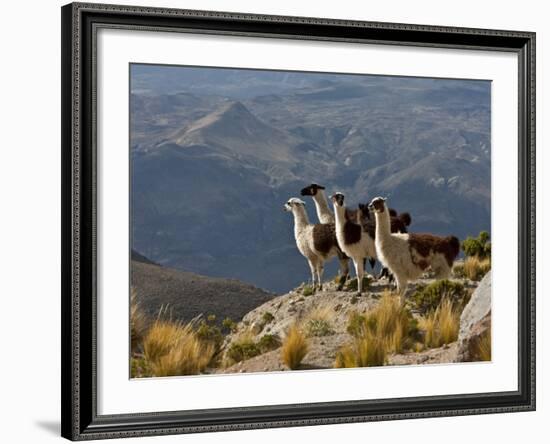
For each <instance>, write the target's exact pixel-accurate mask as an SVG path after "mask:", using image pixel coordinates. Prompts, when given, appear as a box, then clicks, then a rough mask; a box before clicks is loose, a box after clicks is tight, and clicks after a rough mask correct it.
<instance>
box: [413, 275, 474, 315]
mask: <svg viewBox="0 0 550 444" xmlns="http://www.w3.org/2000/svg"><path fill="white" fill-rule="evenodd" d="M469 297H470V293H469V292H468V290H467V289H465V288H464V285H462V284H461V283H460V282H453V281H449V280H447V279H443V280H439V281H434V282H432V283H431V284H429V285H421V286H419V287H418V288H417V290H416V291H415V293H414V294H413V295H412V296H411V298H410V300H409V303H410V304H411V305H412V306H413V308H415V309H416V310H418V311H420V312H421V313H424V314H425V313H428V312H430V311H433V310H435V309H436V308H437V307H438V306H439V304H440V303H441V301H442V300H443V299H444V298H447V299H449V300H450V301H452V302H453V303H454V304H456V305H457V306H461V307H464V306H465V305H466V304H467V303H468V300H469Z"/></svg>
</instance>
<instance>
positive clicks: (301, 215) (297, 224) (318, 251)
mask: <svg viewBox="0 0 550 444" xmlns="http://www.w3.org/2000/svg"><path fill="white" fill-rule="evenodd" d="M305 205H306V203H305V202H304V201H303V200H300V199H298V198H297V197H292V198H290V199H289V200H288V201H287V202H286V204H285V205H284V210H285V211H289V212H292V215H293V216H294V238H295V239H296V246H297V247H298V250H299V251H300V253H301V254H302V256H304V257H305V258H306V259H307V262H308V264H309V269H310V271H311V280H312V284H313V290H314V291H315V290H317V289H319V290H323V271H324V264H325V262H326V261H327V260H328V259H330V258H331V257H333V256H336V255H337V254H338V252H339V251H340V249H339V248H338V243H337V241H336V236H335V235H334V224H310V223H309V219H308V217H307V213H306V209H305ZM348 274H349V270H348V269H347V260H346V267H345V269H344V270H343V272H342V278H344V282H345V278H346V277H347V275H348ZM341 285H342V286H343V285H344V284H343V282H342V279H341ZM340 289H341V288H340Z"/></svg>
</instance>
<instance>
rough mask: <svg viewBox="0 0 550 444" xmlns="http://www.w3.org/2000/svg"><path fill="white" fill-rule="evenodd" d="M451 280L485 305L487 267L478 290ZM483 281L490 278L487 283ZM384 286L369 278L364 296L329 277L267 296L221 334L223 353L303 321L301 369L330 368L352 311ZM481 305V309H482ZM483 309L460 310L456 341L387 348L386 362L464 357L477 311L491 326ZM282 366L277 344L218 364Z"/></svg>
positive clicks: (278, 335)
mask: <svg viewBox="0 0 550 444" xmlns="http://www.w3.org/2000/svg"><path fill="white" fill-rule="evenodd" d="M454 280H455V281H460V282H461V283H462V284H463V285H464V286H465V287H466V288H468V289H470V290H471V291H473V295H472V297H471V302H470V303H469V305H468V307H473V306H475V307H477V306H478V305H479V300H480V299H482V300H483V301H484V302H483V304H482V305H483V306H484V307H485V306H486V301H487V299H488V300H489V301H490V273H489V274H488V275H487V277H486V278H485V279H484V280H483V281H482V283H481V285H480V288H479V290H477V289H476V287H477V285H478V283H477V282H474V281H469V280H467V279H462V280H458V279H454ZM431 282H433V280H432V279H420V280H418V281H417V282H416V283H415V284H412V285H410V286H409V290H408V292H407V298H410V296H411V294H412V293H414V291H415V288H416V287H417V286H418V285H423V284H429V283H431ZM487 282H489V284H488V285H487ZM388 288H389V286H388V285H387V284H386V283H384V282H383V281H382V282H373V283H371V284H370V286H369V289H368V292H366V293H364V294H363V295H362V296H356V295H355V291H337V289H336V284H334V283H327V284H325V290H324V291H322V292H318V293H316V294H313V295H309V296H306V295H304V294H303V293H304V287H303V286H301V287H298V288H296V289H295V290H293V291H291V292H289V293H287V294H284V295H281V296H277V297H275V298H273V299H271V300H269V301H267V302H265V303H264V304H262V305H260V306H258V307H257V308H255V309H253V310H252V311H250V312H249V313H247V314H246V315H245V316H244V317H243V319H242V321H241V322H239V323H238V324H237V326H236V328H235V330H234V332H233V333H231V334H230V335H228V336H227V337H226V338H225V342H224V345H223V350H224V352H225V353H226V354H227V353H228V350H230V349H231V347H232V345H233V344H235V343H238V342H239V341H240V340H241V338H242V337H243V336H246V337H247V338H248V339H249V340H252V341H253V342H259V341H261V339H262V337H264V336H273V337H274V338H275V339H276V340H278V341H279V342H281V341H282V340H283V339H284V337H285V334H286V332H287V331H288V329H289V327H290V326H291V325H293V324H296V323H297V324H300V325H301V326H303V328H304V330H305V331H306V332H307V331H308V329H309V334H308V353H307V354H306V356H305V358H304V359H303V361H302V365H301V366H300V369H301V370H307V369H323V368H325V369H326V368H333V367H334V363H335V358H336V354H337V353H338V351H339V350H340V349H341V348H342V346H344V345H346V344H348V343H350V341H352V340H353V337H352V336H351V335H350V333H348V331H347V326H348V322H349V318H350V314H352V313H353V312H358V313H364V312H366V311H369V310H371V309H373V308H375V307H376V306H377V305H378V303H379V301H380V298H381V297H382V295H383V293H384V291H385V290H386V289H388ZM306 294H307V292H306ZM482 311H483V312H484V314H480V313H481V312H482ZM469 313H470V314H469ZM472 313H473V314H472ZM413 315H414V316H415V317H418V316H419V313H418V312H416V313H415V312H414V310H413ZM486 315H487V313H486V311H484V309H481V310H475V309H472V308H468V309H467V310H464V315H463V317H462V319H461V324H460V338H459V341H456V342H453V343H451V344H447V345H445V346H443V347H439V348H430V349H426V350H424V351H421V352H408V353H403V354H390V355H389V356H388V359H387V365H414V364H433V363H452V362H459V361H463V360H466V358H465V357H464V356H463V354H461V353H459V351H460V350H463V349H464V347H466V348H467V344H468V343H469V341H470V338H471V336H472V335H479V334H480V331H479V328H480V327H479V323H478V322H477V320H479V318H480V317H481V318H483V319H485V324H484V325H485V328H487V326H488V327H489V328H490V320H489V322H488V323H487V321H486ZM319 316H320V317H323V318H324V319H330V321H329V326H330V327H329V328H328V329H327V328H326V326H325V328H324V330H323V331H322V332H319V331H316V330H315V325H312V324H311V319H315V318H316V317H319ZM489 316H490V315H489ZM308 326H309V327H308ZM476 329H477V330H476ZM319 333H321V334H319ZM284 370H288V368H287V367H286V366H285V365H284V364H283V362H282V360H281V348H280V347H278V348H276V349H274V350H271V351H267V352H264V353H262V354H260V355H258V356H255V357H252V358H250V359H246V360H243V361H241V362H237V363H235V364H233V365H230V366H229V367H225V368H223V367H222V368H219V369H217V370H216V372H219V373H244V372H265V371H284Z"/></svg>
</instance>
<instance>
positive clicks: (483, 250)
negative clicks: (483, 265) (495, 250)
mask: <svg viewBox="0 0 550 444" xmlns="http://www.w3.org/2000/svg"><path fill="white" fill-rule="evenodd" d="M462 250H463V251H464V253H465V254H466V256H476V257H478V258H480V259H485V258H487V257H491V243H490V242H489V233H488V232H487V231H482V232H480V233H479V235H478V237H471V236H468V237H467V238H466V239H465V240H464V241H463V242H462Z"/></svg>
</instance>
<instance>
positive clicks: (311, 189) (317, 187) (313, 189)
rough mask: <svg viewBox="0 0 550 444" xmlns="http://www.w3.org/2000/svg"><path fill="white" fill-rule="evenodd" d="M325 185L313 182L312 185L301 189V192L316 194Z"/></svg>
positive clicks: (310, 194) (306, 194)
mask: <svg viewBox="0 0 550 444" xmlns="http://www.w3.org/2000/svg"><path fill="white" fill-rule="evenodd" d="M324 189H325V187H323V186H321V185H317V184H316V183H312V184H311V185H309V186H307V187H305V188H302V191H300V194H301V195H302V196H315V195H316V194H317V191H319V190H324Z"/></svg>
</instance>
